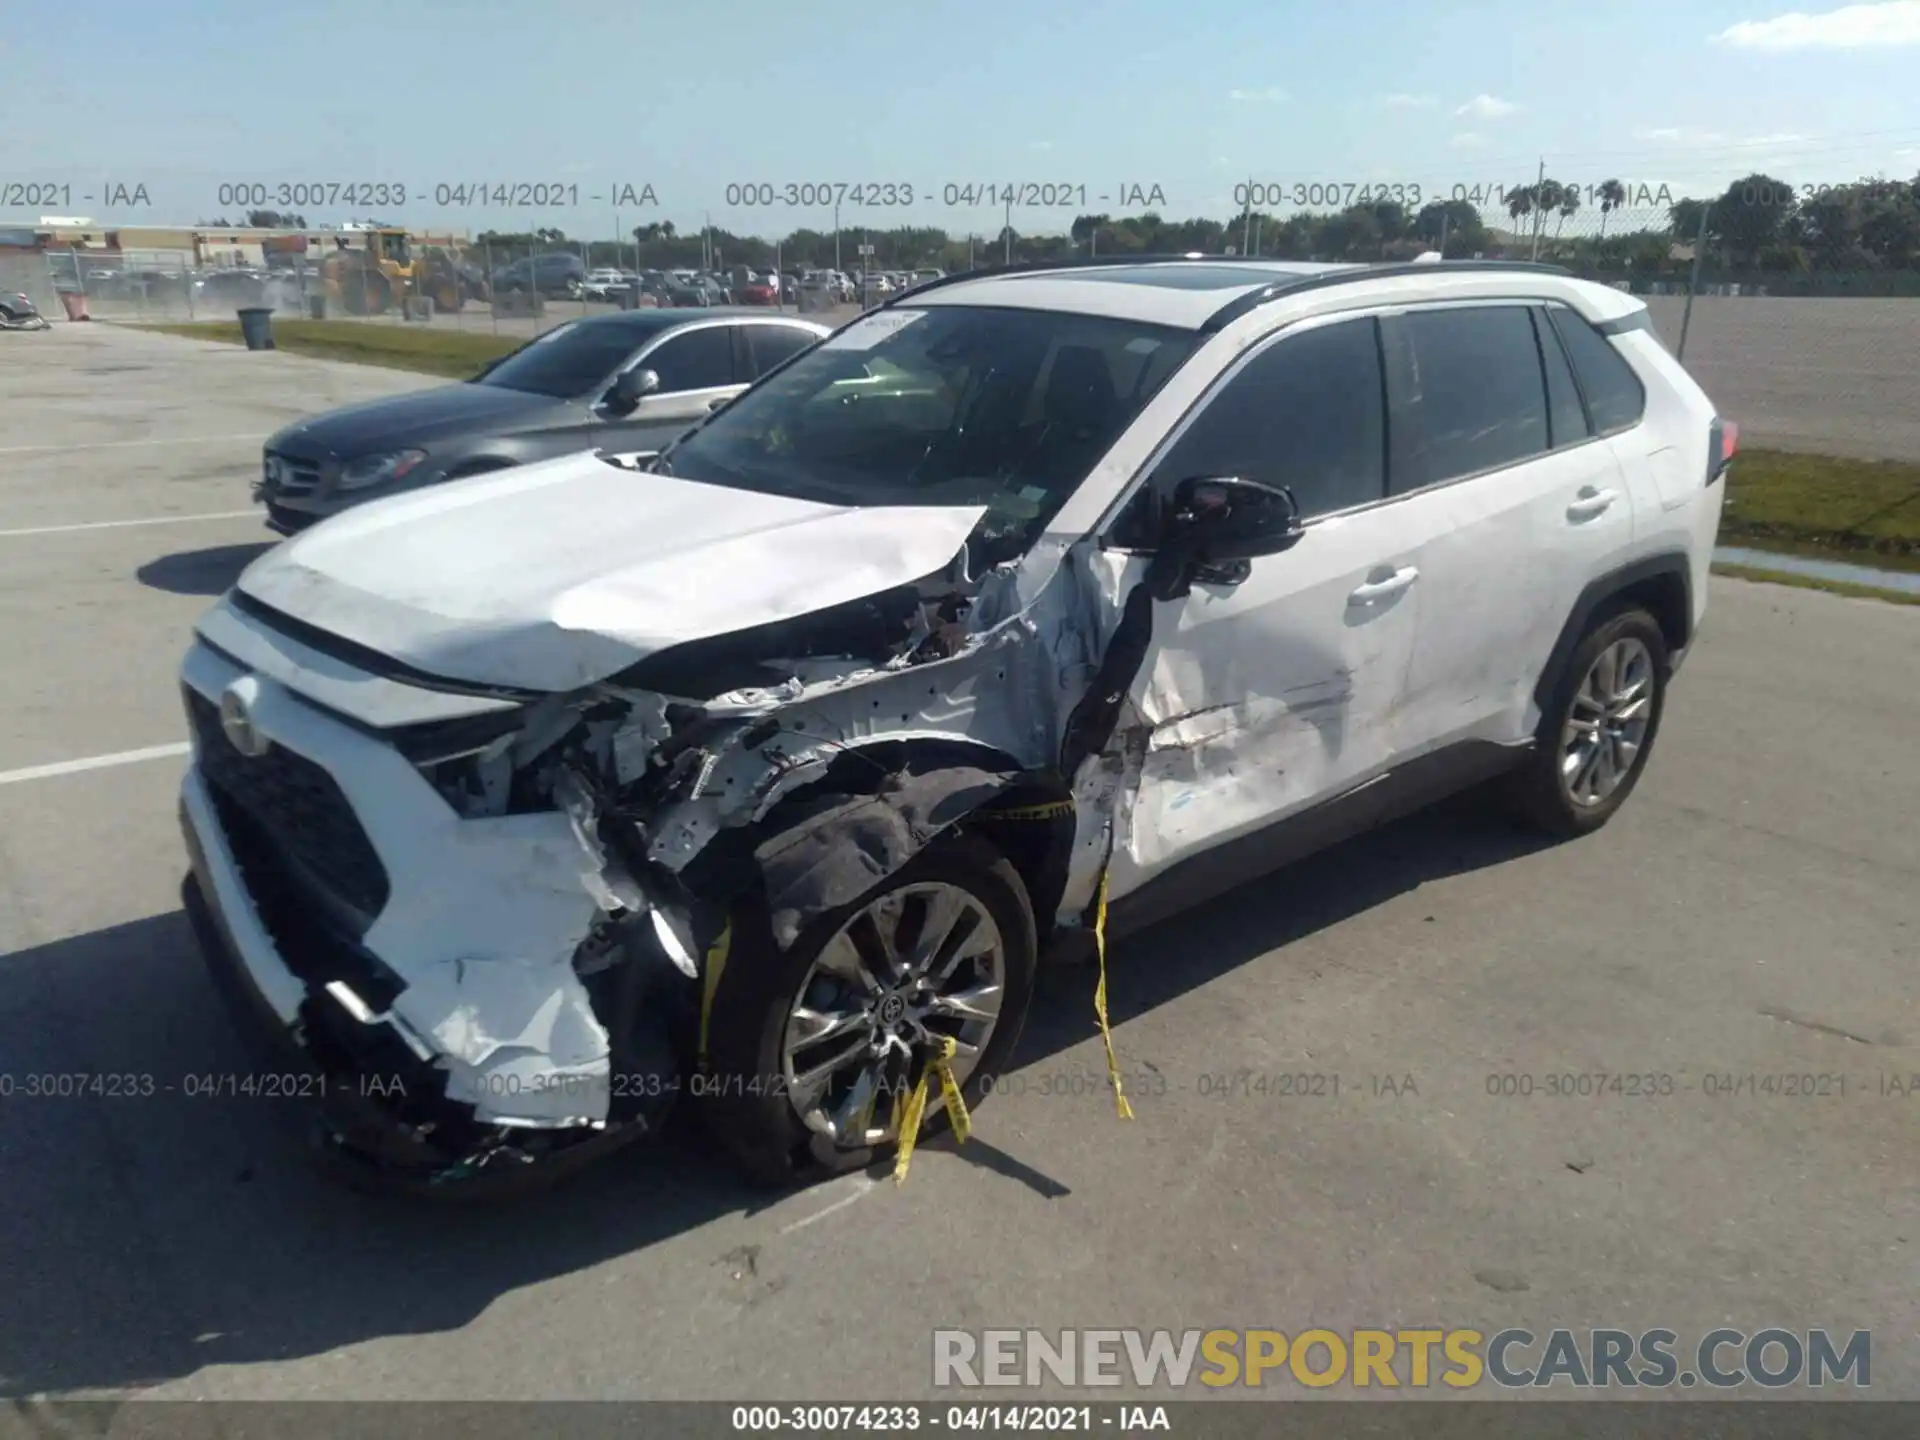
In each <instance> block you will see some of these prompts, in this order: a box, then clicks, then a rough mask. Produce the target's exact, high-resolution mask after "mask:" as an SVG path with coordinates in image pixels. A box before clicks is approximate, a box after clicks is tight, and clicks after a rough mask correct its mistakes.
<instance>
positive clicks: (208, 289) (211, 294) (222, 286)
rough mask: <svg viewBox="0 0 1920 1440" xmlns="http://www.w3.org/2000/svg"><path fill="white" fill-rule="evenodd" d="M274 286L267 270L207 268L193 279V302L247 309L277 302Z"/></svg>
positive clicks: (224, 308)
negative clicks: (270, 281)
mask: <svg viewBox="0 0 1920 1440" xmlns="http://www.w3.org/2000/svg"><path fill="white" fill-rule="evenodd" d="M274 298H275V297H274V294H273V288H272V287H271V286H270V284H269V277H268V276H267V273H266V272H265V271H263V270H252V269H233V270H208V271H204V272H203V273H201V274H200V275H198V276H197V277H195V279H194V282H193V302H194V304H196V305H204V306H206V307H207V308H208V309H213V310H227V309H233V310H243V309H246V308H248V307H250V306H256V305H271V304H273V303H274Z"/></svg>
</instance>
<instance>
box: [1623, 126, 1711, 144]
mask: <svg viewBox="0 0 1920 1440" xmlns="http://www.w3.org/2000/svg"><path fill="white" fill-rule="evenodd" d="M1633 138H1634V139H1636V140H1648V141H1652V142H1653V143H1654V144H1657V145H1724V144H1726V143H1727V137H1726V136H1724V135H1722V134H1721V133H1720V132H1719V131H1718V130H1696V129H1694V128H1693V127H1692V126H1690V125H1659V126H1645V125H1642V126H1640V127H1638V128H1636V129H1635V130H1634V132H1633Z"/></svg>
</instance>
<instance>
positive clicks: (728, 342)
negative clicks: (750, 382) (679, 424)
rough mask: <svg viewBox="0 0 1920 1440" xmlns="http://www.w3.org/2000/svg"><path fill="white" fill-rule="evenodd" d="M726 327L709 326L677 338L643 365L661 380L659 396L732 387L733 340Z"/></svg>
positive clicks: (671, 340)
mask: <svg viewBox="0 0 1920 1440" xmlns="http://www.w3.org/2000/svg"><path fill="white" fill-rule="evenodd" d="M730 328H731V327H729V326H726V325H707V326H703V327H702V328H701V329H698V330H688V331H685V332H683V333H681V334H679V335H675V336H674V337H673V338H672V339H670V340H668V341H667V342H666V343H665V344H664V345H662V346H661V347H660V348H659V349H658V350H655V351H654V352H653V353H652V354H650V355H648V356H647V358H646V360H645V361H644V362H642V363H644V364H645V365H646V367H647V368H648V369H649V370H652V371H655V372H656V373H658V375H659V376H660V393H661V394H663V395H671V394H673V393H674V392H676V391H680V390H711V389H715V388H717V387H718V386H722V385H731V384H733V383H734V379H733V336H732V335H731V334H730V333H728V332H729V330H730Z"/></svg>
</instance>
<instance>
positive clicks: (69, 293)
mask: <svg viewBox="0 0 1920 1440" xmlns="http://www.w3.org/2000/svg"><path fill="white" fill-rule="evenodd" d="M60 304H61V306H62V308H64V309H65V310H66V312H67V319H69V320H91V319H92V318H93V316H91V315H89V314H88V313H87V297H86V296H85V295H82V294H81V293H80V292H79V291H78V290H62V291H61V292H60Z"/></svg>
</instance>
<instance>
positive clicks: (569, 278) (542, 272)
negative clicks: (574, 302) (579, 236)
mask: <svg viewBox="0 0 1920 1440" xmlns="http://www.w3.org/2000/svg"><path fill="white" fill-rule="evenodd" d="M586 283H587V263H586V261H584V260H582V259H581V258H580V257H579V256H578V255H573V254H570V253H568V252H566V251H555V252H553V253H551V254H547V255H529V256H525V257H523V258H521V259H519V260H515V261H514V262H513V263H512V264H509V265H503V266H501V267H500V268H499V269H498V270H495V271H494V272H493V290H494V293H495V294H496V295H511V294H514V293H515V292H519V293H522V294H527V293H534V294H539V295H544V296H545V297H547V298H548V299H549V300H553V299H559V298H562V297H570V296H576V295H579V294H580V293H581V292H582V291H583V289H584V288H585V286H586Z"/></svg>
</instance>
